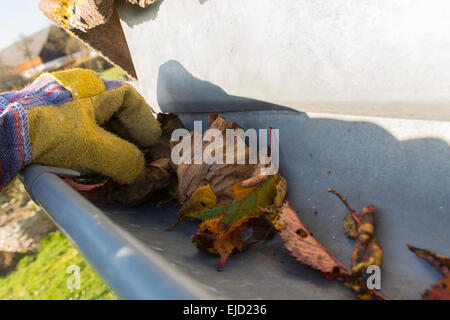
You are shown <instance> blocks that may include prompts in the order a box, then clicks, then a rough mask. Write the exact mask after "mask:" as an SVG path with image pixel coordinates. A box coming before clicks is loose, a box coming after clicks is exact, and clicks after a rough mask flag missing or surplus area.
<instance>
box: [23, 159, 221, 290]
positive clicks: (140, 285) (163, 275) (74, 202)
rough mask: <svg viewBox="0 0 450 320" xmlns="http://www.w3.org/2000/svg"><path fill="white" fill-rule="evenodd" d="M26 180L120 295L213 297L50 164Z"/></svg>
mask: <svg viewBox="0 0 450 320" xmlns="http://www.w3.org/2000/svg"><path fill="white" fill-rule="evenodd" d="M21 180H22V182H23V184H24V185H25V188H26V190H27V191H28V193H29V194H30V195H31V197H32V198H33V200H34V201H35V202H36V203H38V204H39V205H40V206H41V207H43V208H44V209H45V211H46V212H47V214H48V215H49V217H50V218H51V219H52V220H53V221H54V222H55V224H56V225H57V226H58V227H59V229H61V230H62V231H63V232H64V234H65V235H66V236H67V237H69V239H71V241H72V242H73V243H74V244H75V245H76V246H77V247H78V249H79V250H80V251H81V253H82V254H83V256H84V257H85V258H86V259H87V260H88V261H89V263H90V264H91V265H92V266H93V267H94V269H95V270H96V271H97V272H98V274H99V275H100V276H101V277H102V278H103V280H104V281H105V282H106V283H107V284H108V285H109V287H110V288H111V289H112V290H113V291H114V292H115V293H116V294H117V295H118V296H119V297H120V298H122V299H207V298H209V299H211V298H213V297H212V296H211V294H209V293H206V291H204V290H203V289H201V287H199V285H198V283H197V282H195V281H193V280H191V279H189V278H188V277H186V276H185V275H184V274H182V273H180V272H178V271H175V270H174V269H173V268H172V267H171V266H170V264H169V263H168V262H167V261H165V260H164V259H163V258H162V257H161V256H160V255H159V254H158V253H157V252H156V251H153V250H152V249H150V248H147V247H145V246H144V245H143V244H142V243H141V242H140V241H138V240H137V239H135V238H134V237H133V236H132V235H131V234H130V233H128V232H127V231H125V230H123V229H121V228H120V227H119V226H118V225H116V224H115V223H114V222H112V221H111V220H110V219H109V218H108V217H107V216H106V215H105V214H104V213H103V212H102V211H100V210H99V209H98V208H97V207H95V206H94V205H93V204H92V203H90V202H89V201H87V200H86V199H85V198H84V197H83V196H81V195H80V194H79V193H78V192H76V191H75V190H73V189H72V188H71V187H70V186H69V185H68V184H67V183H65V182H64V181H63V180H62V179H61V178H59V177H58V176H57V175H55V174H53V173H51V172H49V170H48V169H47V168H46V167H44V166H41V165H35V164H33V165H29V166H28V167H26V168H25V169H24V170H23V172H22V176H21ZM81 281H82V280H81Z"/></svg>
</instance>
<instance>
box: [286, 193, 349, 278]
mask: <svg viewBox="0 0 450 320" xmlns="http://www.w3.org/2000/svg"><path fill="white" fill-rule="evenodd" d="M280 224H283V225H285V226H286V228H285V229H283V230H281V238H282V239H283V241H284V246H285V248H286V249H288V250H289V252H290V253H291V254H292V255H293V256H294V257H295V258H296V259H297V260H298V261H300V262H301V263H304V264H306V265H308V266H310V267H312V268H314V269H316V270H319V271H321V272H322V274H323V275H324V276H326V277H327V278H328V279H333V278H335V277H336V276H340V275H343V274H347V273H348V271H347V269H346V268H345V266H344V265H343V264H342V263H341V262H339V261H338V260H337V259H336V258H335V257H333V256H332V255H331V254H329V253H328V252H327V251H326V250H325V248H324V247H323V246H322V245H321V244H320V243H319V242H318V241H317V240H316V239H314V238H313V236H311V233H309V231H308V230H307V229H306V228H305V226H304V225H303V224H302V223H301V221H300V219H299V218H298V216H297V213H296V212H295V211H294V210H292V208H291V207H290V206H289V202H288V201H285V202H284V204H283V206H282V208H281V212H280Z"/></svg>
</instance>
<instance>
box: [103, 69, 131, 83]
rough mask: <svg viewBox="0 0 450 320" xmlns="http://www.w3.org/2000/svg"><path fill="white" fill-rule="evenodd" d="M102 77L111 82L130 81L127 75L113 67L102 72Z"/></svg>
mask: <svg viewBox="0 0 450 320" xmlns="http://www.w3.org/2000/svg"><path fill="white" fill-rule="evenodd" d="M102 75H103V76H104V77H105V78H107V79H111V80H124V81H128V80H129V78H128V77H127V75H126V74H125V73H123V72H122V71H121V70H120V69H119V68H117V67H112V68H109V69H106V70H105V71H103V72H102Z"/></svg>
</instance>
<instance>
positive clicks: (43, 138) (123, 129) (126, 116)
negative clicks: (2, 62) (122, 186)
mask: <svg viewBox="0 0 450 320" xmlns="http://www.w3.org/2000/svg"><path fill="white" fill-rule="evenodd" d="M48 76H51V77H53V78H54V79H55V80H56V81H57V82H58V83H59V84H61V85H62V86H63V87H64V88H66V89H67V90H69V91H70V92H71V93H72V98H73V100H72V101H70V102H66V103H63V104H61V105H59V106H36V107H32V108H30V109H28V110H26V112H27V114H28V118H29V134H30V140H31V146H32V152H33V161H32V162H34V163H39V164H44V165H49V166H57V167H64V168H88V169H92V170H94V171H96V172H99V173H102V174H104V175H107V176H109V177H111V178H113V179H114V180H116V181H117V182H119V183H131V182H133V180H134V179H135V178H136V177H137V176H138V174H139V173H140V172H141V170H142V169H143V167H144V156H143V154H142V152H141V151H140V150H139V149H138V148H137V147H136V146H135V145H134V144H133V143H131V142H129V141H132V142H134V143H135V144H137V145H139V146H142V147H147V146H150V145H152V144H154V143H156V142H157V141H158V138H159V136H160V135H161V129H160V126H159V123H158V121H157V120H156V119H155V117H154V115H153V113H152V111H151V109H150V107H149V106H148V104H147V103H146V102H145V100H144V99H143V98H142V97H141V96H140V95H139V94H138V93H137V92H136V91H135V90H134V88H132V87H131V86H130V85H127V84H122V85H120V86H117V87H115V88H113V89H110V90H106V87H105V84H104V82H103V81H102V79H101V78H100V77H99V76H98V75H97V74H96V73H95V72H93V71H91V70H84V69H72V70H67V71H60V72H55V73H52V74H44V75H42V76H41V77H40V78H42V77H48ZM101 126H103V127H105V128H108V129H112V131H114V132H115V133H116V134H117V135H116V134H113V133H111V132H109V131H107V130H105V129H104V128H102V127H101ZM119 136H120V137H119ZM122 138H125V139H127V140H129V141H126V140H124V139H122Z"/></svg>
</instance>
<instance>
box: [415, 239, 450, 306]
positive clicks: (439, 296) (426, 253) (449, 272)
mask: <svg viewBox="0 0 450 320" xmlns="http://www.w3.org/2000/svg"><path fill="white" fill-rule="evenodd" d="M406 246H407V247H408V249H409V250H411V251H412V252H414V253H415V254H416V255H417V256H418V257H420V258H422V259H424V260H425V261H427V262H428V263H429V264H431V265H432V266H433V267H434V268H435V269H436V270H437V271H439V272H440V273H441V274H442V275H443V276H444V277H443V278H441V279H440V280H439V283H438V284H434V285H432V286H431V288H430V289H428V290H427V291H425V293H424V294H423V295H422V298H423V299H424V300H450V258H449V257H446V256H444V255H441V254H438V253H435V252H433V251H431V250H429V249H419V248H416V247H413V246H412V245H410V244H408V243H407V244H406Z"/></svg>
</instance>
